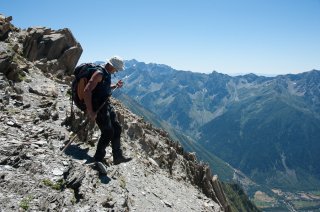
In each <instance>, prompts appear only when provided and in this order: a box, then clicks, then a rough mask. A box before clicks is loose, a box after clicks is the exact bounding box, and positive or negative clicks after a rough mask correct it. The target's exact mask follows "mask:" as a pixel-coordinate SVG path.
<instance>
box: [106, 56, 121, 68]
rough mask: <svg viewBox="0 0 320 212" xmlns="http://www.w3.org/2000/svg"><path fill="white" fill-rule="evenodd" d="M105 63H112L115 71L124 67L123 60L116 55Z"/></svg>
mask: <svg viewBox="0 0 320 212" xmlns="http://www.w3.org/2000/svg"><path fill="white" fill-rule="evenodd" d="M107 63H109V64H110V65H112V66H113V67H114V68H115V69H116V71H122V70H123V69H124V64H123V60H122V59H121V58H120V57H118V56H114V57H112V58H110V59H109V60H108V61H107Z"/></svg>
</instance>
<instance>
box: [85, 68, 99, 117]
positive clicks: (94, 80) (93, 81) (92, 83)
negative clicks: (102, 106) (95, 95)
mask: <svg viewBox="0 0 320 212" xmlns="http://www.w3.org/2000/svg"><path fill="white" fill-rule="evenodd" d="M101 80H102V74H101V73H100V72H98V71H96V72H94V73H93V75H92V77H91V78H90V80H89V82H88V84H87V85H86V87H85V88H84V103H85V104H86V108H87V113H88V115H89V118H91V119H93V120H94V119H95V116H96V114H95V113H94V112H93V109H92V91H93V90H94V89H95V87H96V86H97V84H98V83H99V82H101Z"/></svg>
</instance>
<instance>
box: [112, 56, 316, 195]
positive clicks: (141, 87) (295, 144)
mask: <svg viewBox="0 0 320 212" xmlns="http://www.w3.org/2000/svg"><path fill="white" fill-rule="evenodd" d="M117 78H119V79H122V80H124V82H125V86H124V87H123V89H122V90H121V92H122V93H121V94H119V95H118V96H123V95H127V96H129V97H130V98H131V99H132V100H134V101H135V102H136V103H137V104H140V105H141V106H142V107H144V108H146V109H147V110H148V111H149V112H152V113H153V114H154V115H155V116H156V117H158V118H159V119H160V120H163V121H165V122H166V123H168V124H169V125H170V126H171V127H172V128H173V129H174V130H175V132H180V135H181V134H182V135H183V137H184V138H183V139H181V136H180V140H182V143H184V145H185V144H188V145H187V148H189V149H190V150H194V151H196V152H197V154H198V155H199V157H200V158H208V157H206V156H208V154H209V155H210V157H211V158H212V157H216V156H217V158H219V159H222V161H224V162H225V163H224V165H225V166H224V167H227V166H228V165H231V167H232V168H231V169H234V170H239V171H240V172H242V173H244V175H245V176H247V177H248V178H249V179H251V180H253V181H254V182H256V183H258V184H259V185H263V186H264V187H267V188H274V189H284V190H286V191H297V190H304V191H310V190H320V189H319V187H320V164H319V163H318V161H319V160H320V154H319V152H320V142H319V138H320V71H318V70H311V71H308V72H304V73H301V74H288V75H279V76H275V77H265V76H257V75H255V74H247V75H242V76H228V75H226V74H221V73H218V72H216V71H213V72H212V73H210V74H203V73H193V72H190V71H181V70H175V69H173V68H171V67H169V66H167V65H163V64H154V63H150V64H146V63H143V62H138V61H136V60H129V61H127V62H126V70H125V71H123V72H120V73H119V74H117ZM119 93H120V92H119ZM119 98H121V97H119ZM122 98H123V97H122ZM126 98H128V97H126ZM131 102H132V101H131ZM131 107H132V103H131ZM142 113H143V112H142ZM159 119H157V120H159ZM220 164H222V163H220ZM212 169H213V170H214V169H215V167H212ZM221 170H226V169H225V168H223V169H221ZM221 170H220V171H221ZM218 172H219V171H218ZM231 173H234V172H233V171H231V170H230V169H228V171H227V172H226V173H224V174H221V176H224V177H225V178H224V179H226V180H230V179H231V178H234V175H233V174H231Z"/></svg>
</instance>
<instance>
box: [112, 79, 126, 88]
mask: <svg viewBox="0 0 320 212" xmlns="http://www.w3.org/2000/svg"><path fill="white" fill-rule="evenodd" d="M122 86H123V81H122V80H119V81H118V82H117V84H113V85H111V86H110V87H111V89H115V88H121V87H122Z"/></svg>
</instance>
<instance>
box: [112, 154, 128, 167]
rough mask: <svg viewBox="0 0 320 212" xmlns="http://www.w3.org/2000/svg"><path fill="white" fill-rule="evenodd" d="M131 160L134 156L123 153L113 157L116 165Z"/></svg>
mask: <svg viewBox="0 0 320 212" xmlns="http://www.w3.org/2000/svg"><path fill="white" fill-rule="evenodd" d="M130 160H132V158H127V157H124V156H123V155H120V156H118V157H114V158H113V164H114V165H118V164H120V163H126V162H129V161H130Z"/></svg>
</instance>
